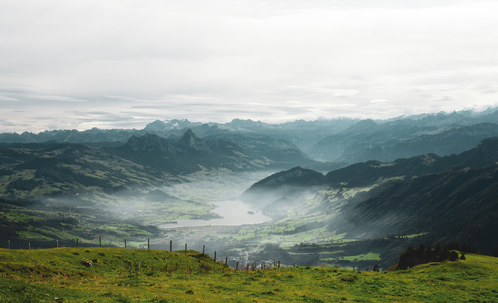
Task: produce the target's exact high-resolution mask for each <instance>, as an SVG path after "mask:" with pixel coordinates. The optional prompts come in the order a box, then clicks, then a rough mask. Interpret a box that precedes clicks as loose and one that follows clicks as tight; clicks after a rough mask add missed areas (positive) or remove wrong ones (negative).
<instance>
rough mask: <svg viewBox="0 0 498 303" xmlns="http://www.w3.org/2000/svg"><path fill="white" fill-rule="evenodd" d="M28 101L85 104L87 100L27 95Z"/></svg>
mask: <svg viewBox="0 0 498 303" xmlns="http://www.w3.org/2000/svg"><path fill="white" fill-rule="evenodd" d="M26 97H27V98H30V99H38V100H47V101H57V102H87V100H83V99H77V98H71V97H65V96H49V95H28V96H26Z"/></svg>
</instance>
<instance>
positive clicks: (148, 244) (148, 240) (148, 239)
mask: <svg viewBox="0 0 498 303" xmlns="http://www.w3.org/2000/svg"><path fill="white" fill-rule="evenodd" d="M147 249H150V238H147Z"/></svg>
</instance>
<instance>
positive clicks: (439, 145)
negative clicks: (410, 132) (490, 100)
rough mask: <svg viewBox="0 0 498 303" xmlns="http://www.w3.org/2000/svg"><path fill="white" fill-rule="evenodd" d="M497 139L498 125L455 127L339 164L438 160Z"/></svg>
mask: <svg viewBox="0 0 498 303" xmlns="http://www.w3.org/2000/svg"><path fill="white" fill-rule="evenodd" d="M496 136H498V125H497V124H494V123H479V124H475V125H469V126H459V127H454V128H451V129H449V130H446V131H441V132H439V133H436V134H425V135H420V136H418V137H415V138H413V139H408V140H406V141H403V142H399V143H396V144H395V145H392V146H387V147H383V146H375V147H372V148H369V149H365V150H361V151H354V150H349V151H346V152H344V153H343V154H342V155H341V157H339V158H338V161H343V162H349V163H357V162H365V161H369V160H378V161H382V162H390V161H394V160H395V159H399V158H409V157H413V156H416V155H423V154H428V153H435V154H437V155H439V156H446V155H451V154H459V153H461V152H463V151H466V150H469V149H471V148H472V147H474V146H475V145H476V144H478V143H479V142H480V141H481V140H483V139H485V138H490V137H496Z"/></svg>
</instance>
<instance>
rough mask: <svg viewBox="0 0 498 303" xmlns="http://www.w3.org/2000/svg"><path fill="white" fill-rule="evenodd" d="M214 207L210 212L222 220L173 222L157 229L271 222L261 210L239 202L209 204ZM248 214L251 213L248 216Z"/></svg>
mask: <svg viewBox="0 0 498 303" xmlns="http://www.w3.org/2000/svg"><path fill="white" fill-rule="evenodd" d="M209 203H211V204H214V205H215V206H216V208H215V209H213V210H212V211H211V212H213V213H216V214H218V215H220V216H222V217H223V218H222V219H211V220H175V221H177V222H178V223H176V224H174V223H173V224H161V225H159V226H158V227H159V228H162V229H165V228H178V227H197V226H214V225H231V226H236V225H244V224H258V223H264V222H268V221H271V218H270V217H267V216H265V215H263V213H261V210H258V209H256V207H254V206H252V205H249V204H246V203H243V202H242V201H240V200H233V201H216V202H209ZM248 212H253V214H249V213H248Z"/></svg>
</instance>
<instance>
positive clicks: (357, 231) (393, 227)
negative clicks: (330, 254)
mask: <svg viewBox="0 0 498 303" xmlns="http://www.w3.org/2000/svg"><path fill="white" fill-rule="evenodd" d="M497 218H498V166H496V165H494V166H491V167H488V168H481V169H472V168H465V169H460V170H453V171H447V172H443V173H439V174H429V175H426V176H421V177H418V178H416V179H413V180H409V181H404V182H401V183H397V184H395V185H393V186H392V187H391V188H389V189H387V190H385V191H384V192H382V193H380V194H378V195H376V196H374V197H372V198H370V199H368V200H366V201H364V202H361V203H359V204H357V205H354V206H350V207H345V208H343V210H342V216H339V217H338V220H336V221H334V222H333V223H332V224H331V225H330V229H331V230H335V229H338V232H339V233H341V232H346V233H347V235H348V236H350V237H357V236H361V237H377V236H380V235H385V234H391V233H396V234H418V233H430V236H431V237H437V238H438V239H437V240H438V241H441V242H443V241H444V242H447V241H467V242H469V243H471V244H472V245H473V246H476V247H478V248H479V249H480V250H487V251H492V248H493V245H496V242H498V241H497V238H496V235H497V234H498V220H497Z"/></svg>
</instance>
